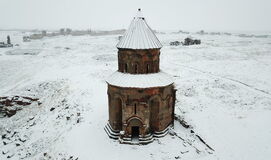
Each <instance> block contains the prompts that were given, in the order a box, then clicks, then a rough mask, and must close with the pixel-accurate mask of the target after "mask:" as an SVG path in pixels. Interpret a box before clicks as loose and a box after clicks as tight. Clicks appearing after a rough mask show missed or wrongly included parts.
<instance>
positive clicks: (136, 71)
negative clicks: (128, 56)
mask: <svg viewBox="0 0 271 160" xmlns="http://www.w3.org/2000/svg"><path fill="white" fill-rule="evenodd" d="M135 73H138V67H137V64H135Z"/></svg>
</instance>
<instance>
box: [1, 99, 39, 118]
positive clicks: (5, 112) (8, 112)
mask: <svg viewBox="0 0 271 160" xmlns="http://www.w3.org/2000/svg"><path fill="white" fill-rule="evenodd" d="M38 100H39V99H38V98H31V97H25V96H13V97H0V117H6V116H7V117H11V116H13V115H15V114H16V113H17V111H19V110H22V109H23V106H28V105H31V104H32V103H33V102H37V101H38ZM38 103H40V102H38Z"/></svg>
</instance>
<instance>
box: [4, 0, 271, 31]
mask: <svg viewBox="0 0 271 160" xmlns="http://www.w3.org/2000/svg"><path fill="white" fill-rule="evenodd" d="M139 7H140V8H142V11H143V15H144V16H145V17H146V19H147V22H148V23H149V25H150V26H151V27H152V28H154V29H161V30H176V29H183V30H200V29H204V30H217V31H270V30H271V0H111V1H110V0H0V15H1V20H0V29H13V28H17V29H35V28H37V29H58V28H61V27H71V28H73V29H86V28H90V27H91V28H93V29H118V28H127V27H128V25H129V23H130V21H131V20H132V18H133V17H134V16H135V14H136V11H137V8H139Z"/></svg>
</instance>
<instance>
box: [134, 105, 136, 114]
mask: <svg viewBox="0 0 271 160" xmlns="http://www.w3.org/2000/svg"><path fill="white" fill-rule="evenodd" d="M134 114H136V103H135V108H134Z"/></svg>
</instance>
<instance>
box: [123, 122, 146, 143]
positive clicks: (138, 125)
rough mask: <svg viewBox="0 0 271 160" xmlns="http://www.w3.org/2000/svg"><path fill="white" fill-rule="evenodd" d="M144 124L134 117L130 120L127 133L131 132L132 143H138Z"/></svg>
mask: <svg viewBox="0 0 271 160" xmlns="http://www.w3.org/2000/svg"><path fill="white" fill-rule="evenodd" d="M142 127H143V123H142V121H141V120H140V119H139V118H138V117H133V118H131V119H130V120H128V128H127V131H128V132H130V135H131V138H132V141H138V139H139V135H140V134H141V132H142Z"/></svg>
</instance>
